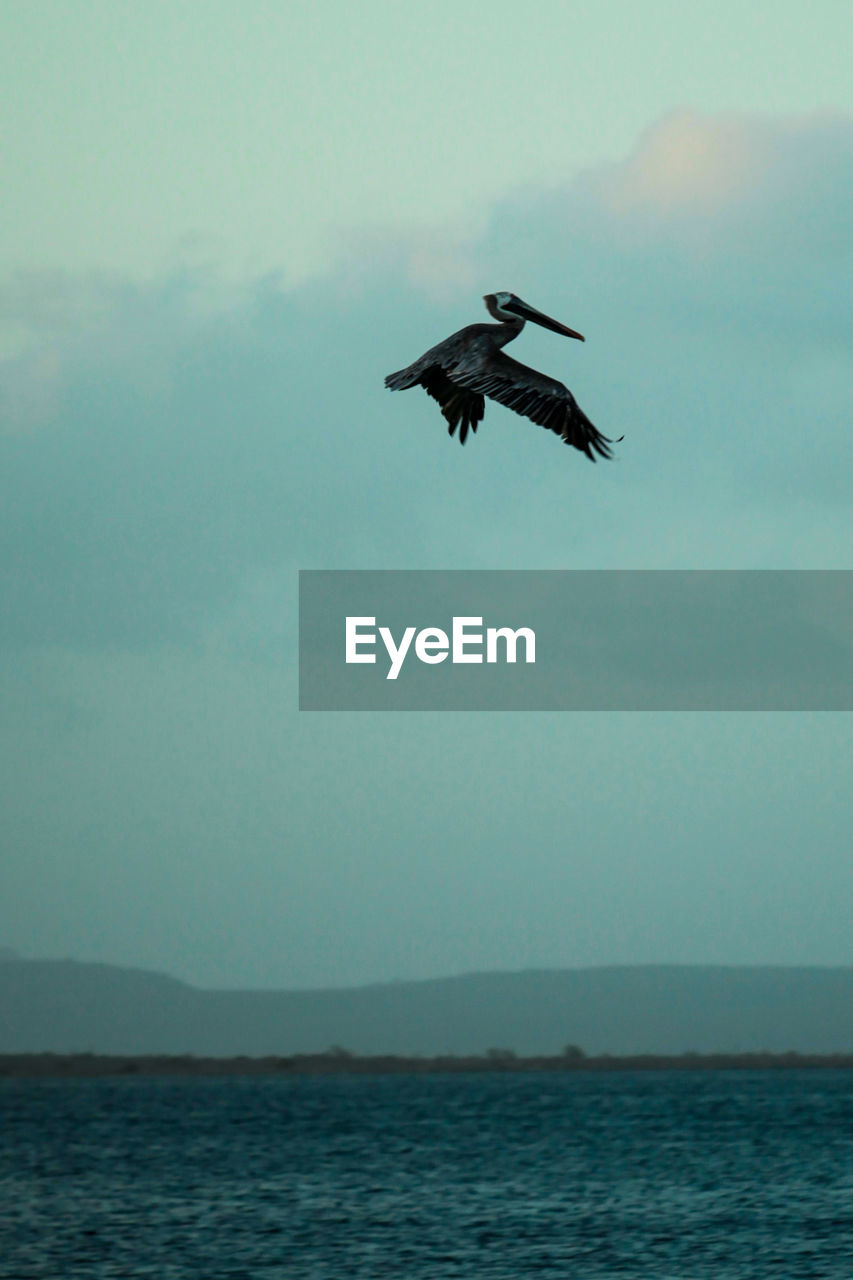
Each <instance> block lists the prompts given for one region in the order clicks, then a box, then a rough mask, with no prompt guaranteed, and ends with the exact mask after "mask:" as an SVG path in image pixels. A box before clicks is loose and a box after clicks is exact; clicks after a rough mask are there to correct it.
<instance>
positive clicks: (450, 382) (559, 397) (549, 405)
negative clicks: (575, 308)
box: [385, 293, 612, 462]
mask: <svg viewBox="0 0 853 1280" xmlns="http://www.w3.org/2000/svg"><path fill="white" fill-rule="evenodd" d="M484 302H485V303H486V308H487V309H488V311H489V313H490V315H492V316H494V318H495V319H496V320H498V321H499V323H498V324H469V325H468V326H467V327H466V328H465V329H460V330H459V332H458V333H454V334H453V335H452V337H450V338H445V340H444V342H439V343H438V345H437V346H435V347H431V348H430V350H429V351H427V352H426V353H425V354H424V355H422V356H421V358H420V359H419V360H416V361H415V362H414V364H410V365H409V366H408V368H407V369H401V370H400V371H399V372H398V373H391V374H389V375H388V377H387V378H386V379H385V386H386V387H388V388H390V390H391V391H403V390H405V389H406V388H408V387H416V386H421V387H423V388H424V389H425V390H426V391H427V393H428V394H429V395H431V396H432V398H433V399H434V400H437V401H438V403H439V405H440V406H441V412H442V413H443V414H444V417H445V418H446V419H447V426H448V431H449V433H450V435H453V433H454V432H455V431H456V428H457V427H458V428H459V440H460V443H461V444H464V443H465V440H466V439H467V436H468V432H469V430H470V431H476V430H477V424H478V423H480V422H482V420H483V413H484V411H485V402H484V399H483V397H484V396H489V398H490V399H492V400H497V401H498V402H499V403H500V404H503V405H506V407H507V408H508V409H514V410H515V412H516V413H520V414H523V415H524V416H525V417H527V418H530V419H531V420H532V421H533V422H537V423H538V424H539V425H540V426H542V427H547V428H548V430H549V431H554V432H556V434H557V435H559V436H560V438H561V439H562V440H563V441H564V442H565V443H566V444H571V445H574V447H575V448H576V449H580V450H581V451H582V452H583V453H585V454H586V456H587V457H588V458H590V459H591V460H592V461H593V462H594V461H595V454H596V453H597V454H599V455H600V456H601V457H602V458H609V457H610V456H611V454H610V448H609V446H610V445H611V444H612V441H611V440H609V439H608V438H607V436H603V435H602V434H601V432H600V431H598V430H597V429H596V428H595V427H594V426H593V425H592V423H591V422H590V420H589V418H587V416H586V414H585V413H584V412H583V410H582V409H581V408H580V406H579V405H578V403H577V401H576V400H575V398H574V396H573V395H572V393H571V391H569V389H568V387H564V386H563V384H562V382H557V380H556V379H555V378H549V377H548V376H547V375H546V374H544V373H539V372H538V371H537V370H536V369H530V368H528V367H527V365H524V364H520V363H519V362H518V361H517V360H513V359H512V358H511V357H510V356H507V355H504V353H503V350H502V348H503V347H505V346H506V345H507V343H508V342H512V341H513V339H514V338H517V337H518V335H519V334H520V333H521V331H522V329H523V328H524V324H525V321H526V320H532V321H534V322H535V323H536V324H541V325H542V326H543V327H544V328H546V329H551V330H553V331H554V332H555V333H562V334H564V335H565V336H566V337H569V338H578V339H580V341H581V342H583V340H584V339H583V337H582V335H581V334H579V333H576V332H575V330H574V329H569V328H567V327H566V326H565V325H562V324H560V323H559V322H558V321H556V320H551V319H550V318H549V317H548V316H545V315H543V314H542V312H541V311H536V310H535V308H533V307H531V306H529V305H528V304H527V303H526V302H522V300H521V299H520V298H517V297H516V296H515V294H513V293H488V294H486V296H485V298H484Z"/></svg>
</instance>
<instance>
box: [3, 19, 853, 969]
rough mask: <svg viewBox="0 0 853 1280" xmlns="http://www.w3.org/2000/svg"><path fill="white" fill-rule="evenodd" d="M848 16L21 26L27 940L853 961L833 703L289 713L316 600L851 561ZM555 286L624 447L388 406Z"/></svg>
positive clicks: (19, 933) (15, 548)
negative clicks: (381, 588) (601, 575)
mask: <svg viewBox="0 0 853 1280" xmlns="http://www.w3.org/2000/svg"><path fill="white" fill-rule="evenodd" d="M852 26H853V15H851V10H850V7H849V5H848V4H846V3H845V2H844V0H837V2H835V0H823V2H820V0H818V2H817V3H811V4H806V3H797V2H793V0H790V2H788V3H775V4H772V5H771V4H765V3H761V2H750V0H740V3H738V4H734V3H729V2H728V0H720V2H718V3H715V4H713V5H712V4H706V3H696V4H692V5H684V4H676V3H669V2H664V0H648V2H647V3H645V4H643V5H642V6H638V5H627V4H624V3H616V0H599V2H598V3H595V4H592V3H590V4H585V3H584V4H575V3H566V0H561V2H560V3H550V2H548V0H545V2H542V3H533V4H530V5H527V6H521V5H515V6H513V5H510V4H506V3H503V0H495V2H494V3H492V4H489V5H486V4H481V3H472V2H466V0H461V2H460V0H457V2H456V3H454V4H449V3H441V2H439V3H436V4H433V5H430V6H429V11H428V15H427V16H425V11H423V10H418V11H415V10H413V9H412V7H411V6H409V5H404V4H402V3H392V2H391V0H385V2H380V0H364V2H363V3H362V4H359V5H352V4H345V3H337V2H333V0H328V2H326V3H324V2H323V0H318V3H316V4H314V5H312V6H307V5H301V4H292V3H265V2H264V0H253V3H251V4H248V5H243V6H237V5H233V4H228V3H219V2H218V0H208V3H206V4H205V6H204V8H203V10H202V9H201V8H200V7H195V6H180V7H176V6H173V5H171V4H165V3H162V4H161V3H158V2H157V0H145V3H128V4H125V5H121V6H117V5H115V4H113V3H99V2H95V0H75V3H70V2H66V0H54V2H53V3H49V4H48V3H45V2H43V0H28V2H27V3H17V2H15V0H6V2H5V3H4V4H3V5H2V7H0V113H2V115H0V118H2V122H3V135H4V146H3V150H2V154H0V180H2V185H3V190H4V191H5V192H7V193H11V199H10V198H9V196H8V195H7V197H6V199H5V200H4V214H3V220H2V225H0V361H2V368H0V452H1V453H2V465H0V583H2V586H0V590H2V602H3V603H2V610H0V699H2V707H3V711H2V716H0V734H2V738H0V754H2V765H0V874H1V875H2V880H3V885H4V887H3V891H2V893H0V944H3V945H7V946H11V947H13V948H15V949H16V950H18V951H19V952H20V953H21V954H22V955H25V956H31V957H40V956H52V957H63V956H70V957H74V958H76V959H79V960H93V961H102V962H109V963H116V964H124V965H134V966H140V967H145V968H151V969H157V970H163V971H168V972H170V973H173V974H174V975H175V976H177V977H181V978H184V979H186V980H187V981H191V982H195V983H198V984H201V985H206V986H217V987H250V986H263V987H316V986H325V985H340V986H348V985H356V984H361V983H365V982H374V981H388V980H394V979H403V978H422V977H433V976H439V975H446V974H452V973H459V972H471V971H480V970H498V969H522V968H548V967H563V966H580V965H593V964H616V963H619V964H622V963H646V962H658V963H660V962H666V963H676V962H677V963H726V964H759V963H760V964H845V965H848V964H850V963H853V957H852V956H851V949H850V938H849V914H850V913H849V904H850V901H851V897H852V896H853V859H851V857H850V830H851V828H853V804H851V800H850V787H849V777H850V757H851V737H853V735H852V734H851V718H850V716H849V714H842V713H806V712H801V713H762V714H746V713H738V714H724V713H722V712H708V713H701V714H698V713H695V714H694V713H668V714H665V713H655V714H650V713H628V712H625V713H619V712H613V713H610V712H608V713H582V714H581V713H578V714H574V713H560V714H557V713H554V714H547V713H541V714H540V713H536V714H534V713H525V714H521V713H506V714H498V713H495V714H482V713H468V714H465V713H451V712H446V713H422V714H415V713H394V714H382V713H352V714H345V713H306V712H303V713H300V712H298V711H297V688H296V676H297V668H296V658H297V609H296V605H297V599H296V592H297V571H298V570H299V569H308V568H336V569H344V568H346V569H384V568H401V569H419V568H421V569H422V568H430V569H459V568H466V569H557V568H559V569H672V568H676V569H851V568H853V563H851V561H852V560H853V556H851V547H853V517H852V516H851V504H850V494H851V492H853V457H851V449H850V433H849V424H850V417H851V412H850V410H851V396H850V386H851V372H853V370H851V356H850V336H851V307H850V297H851V289H850V274H851V266H853V250H851V233H850V228H851V226H853V85H852V84H851V79H850V75H849V58H848V54H849V48H850V42H851V35H853V31H851V27H852ZM496 289H508V290H512V291H514V292H517V293H519V294H520V295H521V296H522V297H524V298H526V299H528V300H529V301H530V302H532V303H533V304H534V305H535V306H538V307H540V308H541V309H542V310H543V311H545V312H547V313H548V314H551V315H554V316H556V317H557V318H558V319H560V320H561V321H563V322H564V323H566V324H568V325H570V326H572V327H573V328H576V329H579V330H580V331H581V332H583V333H584V334H585V335H586V338H587V341H586V343H585V344H584V345H583V346H580V344H577V343H564V342H563V341H562V340H561V339H560V338H559V337H557V336H555V335H554V334H551V333H547V332H545V331H543V330H536V331H533V332H531V329H530V327H529V326H528V328H527V329H526V330H525V332H524V334H523V335H522V337H521V338H520V339H519V341H518V343H517V345H516V346H515V347H514V348H513V354H514V355H515V356H516V358H520V359H522V360H523V361H524V362H525V363H530V364H532V365H533V366H534V367H536V368H540V369H542V370H544V371H546V372H549V373H551V374H552V375H553V376H555V377H559V378H560V379H561V380H564V381H566V382H567V384H568V385H569V386H570V387H571V388H572V390H573V392H574V393H575V395H576V396H577V398H578V400H579V402H580V404H581V405H582V407H583V408H584V409H585V411H586V413H587V414H588V415H589V416H590V417H591V418H592V420H593V422H595V424H596V425H597V426H598V427H599V428H600V429H601V430H603V431H604V432H605V433H606V434H608V435H611V436H614V437H615V436H619V435H622V434H624V436H625V439H624V441H623V442H622V443H621V444H620V445H619V446H618V447H617V449H616V455H617V456H616V458H615V460H614V461H612V462H606V461H603V462H600V463H599V464H598V465H596V466H595V467H593V466H591V465H590V464H589V462H588V461H587V460H586V459H585V458H584V457H582V456H581V455H580V454H579V453H576V452H575V451H574V450H570V449H566V448H565V447H564V446H562V445H561V444H560V443H559V441H558V440H557V439H556V438H555V437H553V436H551V435H550V434H548V433H545V432H542V431H541V429H540V428H538V427H535V426H534V425H533V424H532V423H529V422H528V421H526V420H524V419H521V418H519V417H517V416H515V415H513V414H511V413H509V412H508V411H507V410H505V409H503V408H501V407H500V406H497V405H495V404H489V405H488V406H487V411H486V418H485V421H484V423H483V424H482V426H481V428H480V430H479V432H478V434H477V436H476V438H474V439H471V440H469V442H468V444H467V445H466V446H465V448H464V449H461V448H460V447H459V445H458V443H457V442H456V441H450V440H448V438H447V434H446V431H445V429H444V423H443V421H442V419H441V417H440V415H439V413H438V410H437V407H436V405H435V404H434V403H433V402H432V401H431V400H429V399H428V398H427V397H426V395H424V394H423V393H421V392H420V391H410V392H406V393H401V394H394V395H391V394H389V393H388V392H386V391H385V390H384V388H383V377H384V375H385V374H386V373H388V372H391V371H392V370H395V369H398V368H401V367H402V366H404V365H406V364H408V363H409V362H410V361H412V360H413V359H415V357H417V356H418V355H420V354H421V352H422V351H424V350H426V349H427V348H428V347H429V346H431V345H433V344H434V343H435V342H437V341H438V340H440V339H441V338H442V337H444V336H446V335H447V334H449V333H451V332H453V331H454V330H455V329H458V328H461V327H462V326H463V325H465V324H468V323H471V322H474V321H478V320H481V319H485V318H486V317H485V313H484V311H483V309H482V302H481V295H482V294H484V293H486V292H491V291H494V290H496Z"/></svg>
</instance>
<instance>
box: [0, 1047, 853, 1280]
mask: <svg viewBox="0 0 853 1280" xmlns="http://www.w3.org/2000/svg"><path fill="white" fill-rule="evenodd" d="M0 1125H2V1127H0V1276H2V1277H3V1278H4V1280H7V1278H8V1280H12V1278H13V1277H14V1280H42V1278H44V1280H77V1277H80V1280H83V1278H84V1277H85V1278H87V1280H88V1278H89V1277H91V1278H92V1280H107V1278H108V1277H109V1278H110V1280H111V1278H112V1277H152V1278H155V1277H156V1280H190V1278H191V1280H220V1277H221V1278H222V1280H225V1277H229V1278H232V1277H233V1278H234V1280H237V1278H239V1280H303V1278H304V1280H309V1278H310V1280H344V1278H345V1277H359V1278H363V1280H368V1278H372V1277H377V1278H378V1277H399V1278H400V1280H433V1277H435V1278H438V1277H442V1278H445V1277H465V1280H476V1278H479V1277H489V1280H521V1278H522V1277H527V1276H530V1277H541V1278H543V1280H544V1278H546V1277H547V1278H549V1280H550V1278H551V1277H554V1280H556V1278H557V1277H560V1278H565V1277H573V1278H578V1280H605V1278H608V1280H609V1277H617V1276H618V1277H655V1278H671V1280H699V1278H700V1277H702V1278H703V1280H704V1278H705V1277H709V1278H710V1277H713V1278H714V1280H753V1278H757V1277H762V1278H763V1277H767V1278H768V1280H769V1278H770V1277H773V1280H795V1278H796V1277H806V1276H808V1277H825V1278H830V1277H831V1278H832V1280H853V1072H846V1071H832V1070H811V1071H806V1070H777V1071H764V1072H762V1071H672V1072H667V1071H650V1072H608V1073H595V1072H591V1071H571V1072H569V1071H567V1072H563V1073H533V1072H506V1073H499V1072H491V1073H488V1074H485V1073H484V1074H471V1075H462V1074H460V1075H375V1076H360V1075H334V1076H320V1077H310V1076H304V1077H293V1076H287V1077H252V1078H250V1077H243V1078H241V1077H229V1078H216V1079H205V1078H196V1079H179V1078H173V1077H128V1078H101V1079H89V1080H41V1081H30V1080H26V1081H23V1080H9V1079H7V1080H5V1081H3V1082H0Z"/></svg>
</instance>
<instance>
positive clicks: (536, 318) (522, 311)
mask: <svg viewBox="0 0 853 1280" xmlns="http://www.w3.org/2000/svg"><path fill="white" fill-rule="evenodd" d="M503 309H504V311H514V312H515V314H516V315H517V316H520V317H521V319H522V320H532V321H533V323H534V324H541V326H542V328H543V329H550V330H551V331H552V332H553V333H562V334H563V335H564V336H565V337H566V338H577V339H578V341H579V342H585V341H586V339H585V338H584V336H583V334H582V333H578V332H577V331H576V330H575V329H570V328H569V327H568V325H565V324H560V322H559V320H552V319H551V317H550V316H546V315H543V313H542V312H541V311H537V310H536V308H535V307H531V306H530V304H529V303H527V302H522V301H521V299H520V298H517V299H516V300H515V301H514V302H505V303H504V304H503Z"/></svg>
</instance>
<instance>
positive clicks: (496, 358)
mask: <svg viewBox="0 0 853 1280" xmlns="http://www.w3.org/2000/svg"><path fill="white" fill-rule="evenodd" d="M445 377H446V378H447V379H448V380H449V381H450V383H451V385H453V383H456V384H457V386H458V387H464V388H466V389H467V390H468V391H470V392H476V393H477V394H478V395H479V396H480V397H482V396H488V397H489V399H490V400H497V401H498V403H499V404H502V405H506V407H507V409H513V410H514V411H515V412H516V413H520V414H522V415H523V416H524V417H525V418H530V419H531V420H532V421H533V422H536V423H538V424H539V426H540V427H547V429H548V430H549V431H554V432H556V434H557V435H558V436H560V438H561V439H562V440H563V441H565V443H566V444H570V445H574V447H575V448H576V449H580V450H581V452H582V453H585V454H586V456H587V457H588V458H589V459H590V460H591V461H592V462H595V455H596V454H598V455H599V456H600V457H602V458H610V457H612V453H611V450H610V445H611V444H613V443H614V441H612V440H611V439H609V437H608V436H605V435H602V434H601V432H600V431H599V430H598V428H597V427H594V426H593V424H592V423H591V422H590V420H589V418H588V417H587V416H586V414H585V413H584V412H583V410H582V409H581V407H580V405H579V404H578V402H577V400H575V398H574V396H573V395H572V393H571V391H569V389H568V387H564V386H563V384H562V382H558V381H557V380H556V378H549V377H548V375H547V374H544V373H539V371H538V370H537V369H530V368H528V366H527V365H526V364H521V363H520V362H519V361H518V360H513V359H512V358H511V357H510V356H507V355H504V353H503V352H502V351H499V352H494V353H493V354H491V355H490V356H489V359H488V361H486V362H482V361H480V360H478V359H476V356H475V357H474V358H469V359H466V358H465V357H464V356H463V358H462V359H461V360H458V361H457V362H456V364H455V365H454V366H453V368H451V369H449V370H447V371H446V373H445ZM427 390H429V388H427ZM430 394H431V395H432V394H433V393H432V392H430ZM480 403H481V404H482V399H481V400H480ZM481 416H482V415H481ZM620 439H621V437H620Z"/></svg>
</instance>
